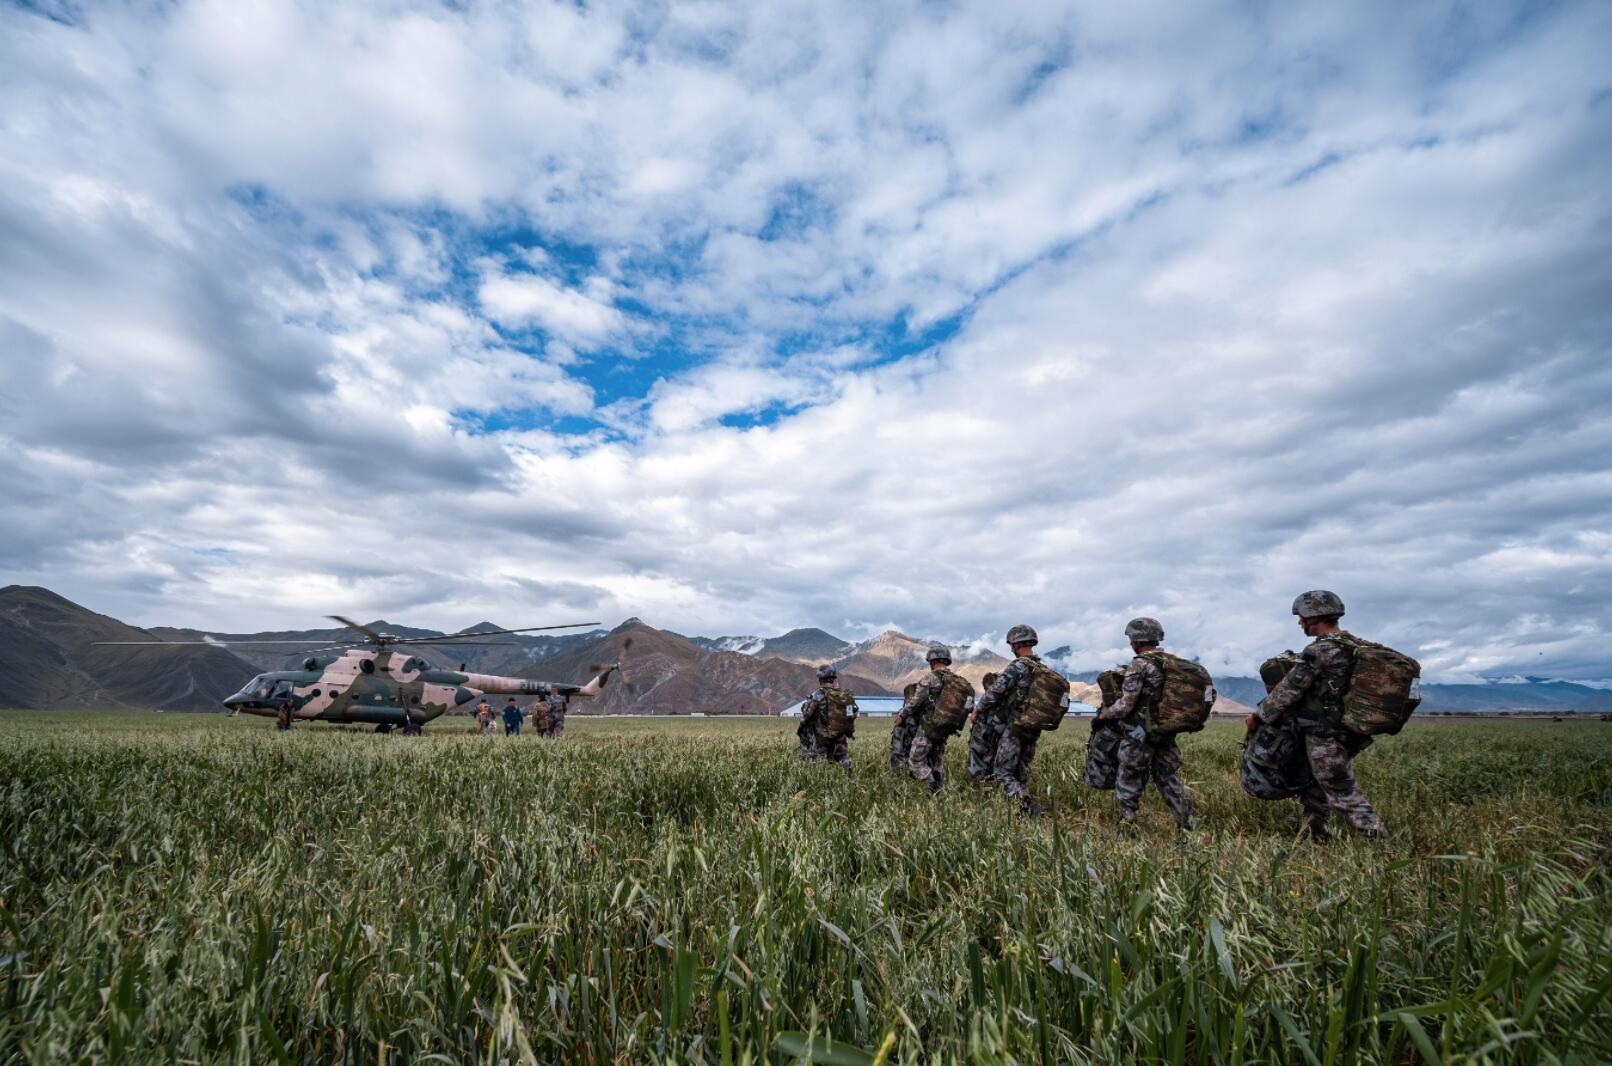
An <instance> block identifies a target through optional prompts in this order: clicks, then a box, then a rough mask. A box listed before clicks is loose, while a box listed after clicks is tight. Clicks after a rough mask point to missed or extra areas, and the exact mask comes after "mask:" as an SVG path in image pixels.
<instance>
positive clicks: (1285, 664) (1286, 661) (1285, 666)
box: [1259, 650, 1299, 696]
mask: <svg viewBox="0 0 1612 1066" xmlns="http://www.w3.org/2000/svg"><path fill="white" fill-rule="evenodd" d="M1298 664H1299V653H1298V652H1296V651H1291V650H1289V651H1284V652H1283V653H1282V654H1280V655H1272V656H1271V657H1270V658H1269V659H1266V660H1265V661H1264V662H1262V663H1260V664H1259V679H1260V680H1261V681H1263V682H1265V695H1267V696H1269V695H1270V694H1271V693H1272V692H1275V691H1276V686H1277V685H1280V684H1281V683H1282V678H1284V677H1286V676H1287V675H1288V672H1289V671H1290V670H1292V669H1293V667H1295V666H1297V665H1298Z"/></svg>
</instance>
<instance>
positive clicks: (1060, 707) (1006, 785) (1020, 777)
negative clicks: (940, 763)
mask: <svg viewBox="0 0 1612 1066" xmlns="http://www.w3.org/2000/svg"><path fill="white" fill-rule="evenodd" d="M1007 642H1008V646H1009V647H1010V648H1012V649H1013V655H1014V659H1013V661H1012V662H1011V663H1009V664H1008V665H1007V666H1006V667H1004V668H1003V669H1002V672H1001V673H1000V674H999V675H997V678H996V680H995V681H993V682H991V684H990V685H988V686H987V687H986V689H985V694H984V695H983V696H981V697H980V701H979V706H978V708H977V717H978V718H981V719H986V720H988V721H990V722H992V729H993V730H994V731H995V732H996V733H997V735H998V737H999V739H998V740H997V742H996V754H995V758H994V759H993V760H992V764H991V769H992V773H991V777H992V779H993V780H995V781H996V783H997V784H998V785H1000V786H1001V789H1002V792H1003V793H1004V794H1005V795H1006V796H1008V797H1009V798H1010V799H1015V800H1017V801H1018V803H1019V813H1020V814H1021V815H1025V816H1033V815H1038V814H1045V813H1046V808H1045V807H1043V806H1042V805H1041V804H1039V803H1037V802H1036V801H1035V800H1034V799H1032V798H1031V796H1030V763H1031V762H1032V761H1033V760H1034V759H1035V750H1036V744H1037V743H1038V742H1039V740H1040V737H1041V734H1042V733H1043V732H1047V731H1050V730H1053V729H1057V728H1058V726H1059V725H1060V724H1061V723H1062V722H1063V716H1064V714H1065V713H1067V712H1068V710H1069V680H1068V678H1066V677H1064V676H1063V675H1062V674H1060V673H1058V671H1056V670H1054V669H1053V668H1052V667H1050V666H1048V665H1047V664H1046V663H1044V662H1042V661H1041V657H1040V656H1039V655H1037V654H1036V653H1035V646H1036V644H1037V643H1039V642H1040V638H1038V637H1037V636H1036V631H1035V630H1034V629H1031V628H1030V627H1029V626H1026V625H1017V626H1014V627H1013V628H1012V629H1009V630H1008V632H1007ZM969 746H970V748H972V747H973V737H970V738H969ZM972 754H973V753H972V751H970V755H971V756H972Z"/></svg>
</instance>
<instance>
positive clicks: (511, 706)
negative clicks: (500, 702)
mask: <svg viewBox="0 0 1612 1066" xmlns="http://www.w3.org/2000/svg"><path fill="white" fill-rule="evenodd" d="M521 718H522V712H521V709H520V708H519V707H517V706H516V705H515V697H514V696H511V697H510V698H509V702H508V703H506V704H504V736H506V737H518V736H520V735H521Z"/></svg>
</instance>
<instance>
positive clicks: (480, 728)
mask: <svg viewBox="0 0 1612 1066" xmlns="http://www.w3.org/2000/svg"><path fill="white" fill-rule="evenodd" d="M492 731H493V709H492V708H491V707H489V706H487V701H486V700H482V701H481V702H480V703H479V704H477V705H476V732H477V733H478V734H484V733H491V732H492Z"/></svg>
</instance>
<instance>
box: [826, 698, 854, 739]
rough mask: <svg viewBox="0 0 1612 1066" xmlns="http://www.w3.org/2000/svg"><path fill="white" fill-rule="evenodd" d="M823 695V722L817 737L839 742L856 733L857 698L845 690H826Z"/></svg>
mask: <svg viewBox="0 0 1612 1066" xmlns="http://www.w3.org/2000/svg"><path fill="white" fill-rule="evenodd" d="M822 693H823V720H822V721H821V722H819V723H818V724H817V735H818V736H819V737H822V738H823V739H824V740H838V739H839V738H840V737H848V736H851V735H852V734H854V733H855V732H856V712H857V706H856V697H855V696H853V695H851V694H850V693H849V692H847V691H846V690H845V689H843V688H839V687H837V686H836V687H834V688H825V689H823V690H822Z"/></svg>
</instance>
